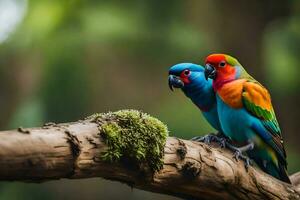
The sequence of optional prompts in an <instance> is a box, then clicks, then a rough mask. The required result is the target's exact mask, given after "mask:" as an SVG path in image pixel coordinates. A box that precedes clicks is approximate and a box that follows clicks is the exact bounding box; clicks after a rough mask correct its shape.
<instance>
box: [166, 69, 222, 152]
mask: <svg viewBox="0 0 300 200" xmlns="http://www.w3.org/2000/svg"><path fill="white" fill-rule="evenodd" d="M169 87H170V89H171V90H173V87H175V88H181V89H182V91H183V92H184V94H185V95H186V96H187V97H188V98H190V99H191V100H192V102H193V103H194V104H195V105H196V106H197V107H198V108H199V109H200V110H201V111H202V113H203V116H204V117H205V118H206V120H207V121H208V122H209V123H210V124H211V126H212V127H214V128H215V129H216V130H218V131H219V133H220V132H222V131H221V126H220V123H219V118H218V114H217V106H216V105H217V104H216V97H215V92H214V90H213V87H212V80H209V81H207V80H206V79H205V76H204V67H202V66H200V65H196V64H193V63H180V64H176V65H174V66H172V67H171V68H170V69H169ZM218 136H219V137H217V136H216V135H207V136H205V137H194V138H192V140H195V141H202V142H206V143H210V142H211V141H217V142H219V143H220V144H221V146H223V147H225V140H224V138H222V137H220V136H221V134H218Z"/></svg>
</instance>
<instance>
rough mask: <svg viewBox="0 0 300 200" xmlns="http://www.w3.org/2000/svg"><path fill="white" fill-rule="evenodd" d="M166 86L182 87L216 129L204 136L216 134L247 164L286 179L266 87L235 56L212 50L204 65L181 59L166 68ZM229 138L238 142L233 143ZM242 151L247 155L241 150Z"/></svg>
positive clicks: (280, 145) (213, 136) (284, 160)
mask: <svg viewBox="0 0 300 200" xmlns="http://www.w3.org/2000/svg"><path fill="white" fill-rule="evenodd" d="M169 86H170V88H171V89H172V90H173V87H175V88H181V89H182V91H183V92H184V93H185V95H186V96H187V97H189V98H190V99H191V100H192V101H193V103H194V104H195V105H196V106H197V107H198V108H199V109H200V110H201V111H202V113H203V115H204V117H205V118H206V120H207V121H208V122H209V123H210V124H211V126H212V127H214V128H215V129H216V130H217V131H219V133H220V134H219V135H208V136H205V137H204V139H203V138H201V139H199V138H197V137H196V138H195V139H194V140H200V141H203V140H205V141H206V142H207V141H210V140H215V141H218V142H220V143H221V144H223V145H222V146H226V147H228V148H229V149H231V150H233V151H234V155H235V157H236V158H237V159H238V158H240V159H242V160H245V161H246V167H248V165H249V164H250V160H249V158H251V159H252V160H254V162H255V163H256V164H257V165H258V166H259V167H260V168H261V169H262V170H263V171H264V172H266V173H268V174H270V175H272V176H273V177H275V178H277V179H280V180H282V181H284V182H287V183H290V179H289V177H288V174H287V171H286V168H287V161H286V152H285V149H284V144H283V140H282V136H281V130H280V127H279V124H278V122H277V119H276V116H275V112H274V109H273V106H272V103H271V97H270V94H269V92H268V90H267V89H266V88H265V87H264V86H262V85H261V84H260V83H259V82H258V81H256V80H255V79H254V78H253V77H252V76H250V75H249V74H248V73H247V72H246V70H245V69H244V68H243V67H242V65H241V64H240V63H239V61H238V60H237V59H235V58H233V57H232V56H229V55H225V54H212V55H209V56H208V57H207V58H206V60H205V67H202V66H200V65H196V64H192V63H180V64H177V65H174V66H172V67H171V68H170V70H169ZM231 141H233V142H235V143H238V144H243V145H242V146H239V147H235V146H234V145H232V143H231ZM245 152H246V153H247V155H248V157H249V158H248V157H247V156H245V155H244V153H245Z"/></svg>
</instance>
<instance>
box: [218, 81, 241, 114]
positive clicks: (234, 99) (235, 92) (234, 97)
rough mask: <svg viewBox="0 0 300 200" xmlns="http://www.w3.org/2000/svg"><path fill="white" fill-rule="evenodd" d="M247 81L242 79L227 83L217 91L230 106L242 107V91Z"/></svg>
mask: <svg viewBox="0 0 300 200" xmlns="http://www.w3.org/2000/svg"><path fill="white" fill-rule="evenodd" d="M245 82H246V80H244V79H241V80H235V81H232V82H229V83H226V84H224V85H223V86H222V87H221V88H220V89H219V90H218V91H217V93H218V95H219V96H220V97H221V99H222V100H223V101H224V103H226V104H227V105H228V106H230V107H232V108H236V109H238V108H242V107H243V102H242V92H243V85H244V83H245Z"/></svg>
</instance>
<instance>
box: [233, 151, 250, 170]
mask: <svg viewBox="0 0 300 200" xmlns="http://www.w3.org/2000/svg"><path fill="white" fill-rule="evenodd" d="M233 158H234V159H235V160H236V161H237V162H238V161H239V160H243V161H244V162H245V168H246V171H248V169H249V166H252V165H253V163H252V161H251V160H250V158H249V157H248V156H245V155H244V154H243V152H242V151H241V150H240V149H239V148H236V151H235V152H234V154H233Z"/></svg>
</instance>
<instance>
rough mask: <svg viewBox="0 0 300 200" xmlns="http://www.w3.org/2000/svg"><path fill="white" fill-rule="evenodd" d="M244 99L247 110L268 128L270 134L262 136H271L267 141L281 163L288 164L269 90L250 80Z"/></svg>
mask: <svg viewBox="0 0 300 200" xmlns="http://www.w3.org/2000/svg"><path fill="white" fill-rule="evenodd" d="M242 100H243V103H244V106H245V108H246V109H247V111H248V112H250V113H251V114H252V115H254V116H255V117H257V118H259V119H260V121H261V123H262V124H263V126H264V127H265V128H266V130H267V131H265V133H264V134H268V135H264V136H265V137H262V138H271V139H270V140H266V141H265V142H266V143H267V144H269V145H270V146H271V147H272V148H273V149H274V150H275V151H276V153H277V154H278V155H279V159H280V161H281V163H283V164H284V165H285V166H286V152H285V149H284V146H283V140H282V136H281V130H280V127H279V124H278V122H277V119H276V116H275V112H274V109H273V107H272V104H271V98H270V95H269V93H268V91H267V90H266V89H265V88H264V87H263V86H262V85H261V84H260V83H258V82H257V81H255V80H249V81H247V82H245V84H244V88H243V93H242ZM260 134H262V133H260ZM270 136H271V137H270Z"/></svg>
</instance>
